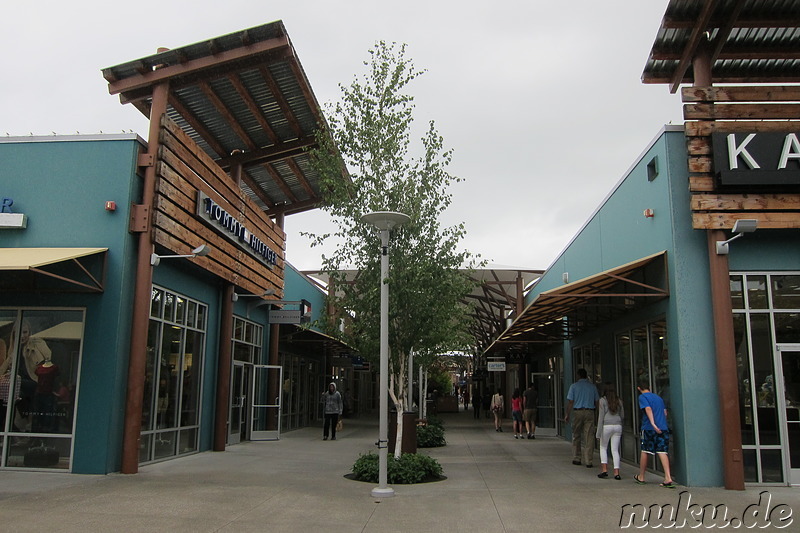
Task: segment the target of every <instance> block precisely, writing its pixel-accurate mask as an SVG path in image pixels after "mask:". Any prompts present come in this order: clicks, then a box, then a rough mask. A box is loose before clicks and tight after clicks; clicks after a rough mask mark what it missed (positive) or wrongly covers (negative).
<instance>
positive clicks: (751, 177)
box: [711, 132, 800, 186]
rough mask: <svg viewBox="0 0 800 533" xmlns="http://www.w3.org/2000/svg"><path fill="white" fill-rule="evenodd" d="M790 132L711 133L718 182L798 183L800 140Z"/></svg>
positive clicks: (736, 183) (731, 183) (748, 183)
mask: <svg viewBox="0 0 800 533" xmlns="http://www.w3.org/2000/svg"><path fill="white" fill-rule="evenodd" d="M798 135H800V133H798V132H792V133H775V132H768V133H713V134H712V135H711V142H712V146H713V149H714V171H715V173H716V175H717V176H718V178H719V183H720V184H721V185H733V186H737V185H771V186H776V185H778V186H780V185H784V186H786V185H800V141H798Z"/></svg>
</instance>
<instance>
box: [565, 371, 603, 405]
mask: <svg viewBox="0 0 800 533" xmlns="http://www.w3.org/2000/svg"><path fill="white" fill-rule="evenodd" d="M599 399H600V395H599V394H598V393H597V387H595V386H594V385H593V384H592V382H591V381H589V380H588V379H586V378H584V379H579V380H578V381H576V382H575V383H573V384H572V385H570V386H569V390H568V391H567V400H572V402H573V405H572V408H573V409H594V408H595V405H596V403H597V401H598V400H599Z"/></svg>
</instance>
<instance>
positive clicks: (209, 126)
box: [103, 21, 346, 216]
mask: <svg viewBox="0 0 800 533" xmlns="http://www.w3.org/2000/svg"><path fill="white" fill-rule="evenodd" d="M103 76H104V77H105V79H106V80H107V81H108V82H109V83H108V87H109V92H110V93H111V94H119V95H120V100H121V101H122V102H123V103H131V104H133V105H134V106H136V108H137V109H139V110H140V111H141V112H142V113H143V114H144V115H145V116H149V114H150V106H151V104H152V94H153V89H154V87H155V86H157V85H160V84H162V83H164V82H168V83H169V95H168V102H169V105H168V108H167V115H168V116H169V118H170V119H171V120H172V121H173V122H175V123H176V124H178V126H180V128H181V129H182V130H183V131H184V132H186V134H187V135H189V137H191V138H192V139H193V140H194V141H195V142H196V143H197V144H198V145H199V146H200V147H201V149H202V150H204V151H205V152H206V153H207V154H208V155H209V156H210V157H212V158H213V159H214V160H215V161H216V162H217V164H218V165H219V166H220V167H222V168H223V169H225V170H227V171H230V169H231V168H232V167H234V166H235V165H238V164H241V165H242V184H241V186H242V189H243V190H244V191H245V192H246V193H247V194H248V195H249V196H250V197H251V198H252V199H253V200H254V201H255V202H256V203H257V204H258V205H259V206H260V207H261V208H262V209H263V210H264V211H265V212H266V213H267V214H268V215H269V216H276V215H280V214H291V213H298V212H301V211H307V210H309V209H314V208H315V207H317V206H318V205H319V204H320V202H321V190H320V177H319V176H318V175H317V173H316V172H315V171H314V169H313V168H312V166H311V163H310V159H309V155H308V154H307V152H306V150H307V149H308V148H310V147H316V146H317V141H316V138H315V134H316V133H317V131H322V132H326V131H327V126H326V123H325V120H324V118H323V116H322V112H321V110H320V107H319V104H318V103H317V100H316V97H315V96H314V93H313V92H312V90H311V85H310V84H309V81H308V78H306V75H305V72H304V71H303V68H302V66H301V65H300V62H299V60H298V59H297V55H296V53H295V50H294V46H293V45H292V43H291V41H290V40H289V36H288V34H287V33H286V29H285V28H284V25H283V22H281V21H277V22H272V23H270V24H264V25H262V26H257V27H254V28H250V29H247V30H242V31H238V32H235V33H231V34H228V35H223V36H220V37H215V38H213V39H209V40H207V41H203V42H199V43H195V44H191V45H188V46H183V47H180V48H175V49H172V50H165V51H161V52H159V53H157V54H155V55H152V56H149V57H144V58H142V59H137V60H135V61H129V62H127V63H123V64H121V65H117V66H114V67H109V68H106V69H103ZM342 169H343V175H344V176H346V171H345V170H344V164H342Z"/></svg>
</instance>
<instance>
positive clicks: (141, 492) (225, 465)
mask: <svg viewBox="0 0 800 533" xmlns="http://www.w3.org/2000/svg"><path fill="white" fill-rule="evenodd" d="M442 418H443V419H444V422H445V428H446V438H447V442H448V445H447V446H445V447H442V448H434V449H427V450H420V451H421V452H423V453H428V454H430V455H431V456H433V457H435V458H436V459H437V460H438V461H439V462H440V463H441V465H442V467H443V468H444V473H445V475H446V476H447V479H446V480H444V481H440V482H436V483H425V484H418V485H395V486H394V487H393V488H394V489H395V492H396V495H395V496H394V497H392V498H385V499H382V500H376V499H374V498H373V497H371V495H370V491H371V489H372V488H373V487H374V484H369V483H362V482H357V481H351V480H348V479H346V478H345V477H344V475H345V474H347V473H349V471H350V468H351V466H352V465H353V463H354V461H355V460H356V459H357V458H358V456H359V454H362V453H367V452H370V451H373V450H374V449H375V446H374V442H375V440H376V438H377V421H376V420H365V419H358V420H353V419H348V420H345V429H344V431H342V432H341V433H340V434H339V435H338V436H337V440H336V441H330V440H329V441H322V439H321V433H322V431H321V430H320V429H319V428H305V429H301V430H297V431H292V432H288V433H285V434H284V435H283V436H282V438H281V440H280V441H276V442H249V443H244V444H240V445H237V446H231V447H229V448H228V450H227V451H226V452H224V453H213V452H207V453H200V454H196V455H192V456H189V457H184V458H180V459H175V460H172V461H167V462H164V463H159V464H155V465H150V466H146V467H143V468H142V469H141V471H140V473H139V474H137V475H132V476H127V475H121V474H113V475H108V476H80V475H69V474H56V473H35V472H9V471H3V472H0V530H2V531H13V532H28V531H31V532H42V531H47V532H71V531H74V532H81V533H85V532H87V531H88V532H92V533H97V532H106V531H113V532H116V533H119V532H129V531H130V532H137V531H142V532H145V531H146V532H184V531H186V532H216V531H224V532H247V531H269V532H280V531H289V532H316V531H325V532H326V533H334V532H375V533H378V532H380V533H387V532H394V531H396V532H443V531H452V532H458V533H463V532H481V533H492V532H517V531H518V532H523V531H525V532H530V531H559V532H560V531H592V532H597V531H617V530H618V529H619V525H620V518H621V516H622V514H623V506H625V505H634V504H643V505H644V506H650V505H653V504H659V505H664V504H672V505H674V506H675V507H677V508H679V509H680V508H681V507H683V508H684V510H683V511H681V514H679V515H677V518H678V519H680V518H682V517H685V518H688V519H689V520H690V521H689V522H688V523H687V525H686V527H687V528H688V527H689V526H690V525H693V522H691V516H690V514H689V513H688V512H687V511H686V508H688V509H694V510H695V511H697V510H699V509H700V508H701V507H702V506H704V505H709V504H710V505H714V506H717V505H721V504H724V505H725V506H727V512H728V515H727V516H728V518H729V519H730V518H732V517H737V518H742V517H743V516H744V515H745V514H746V511H748V512H752V511H755V510H757V509H756V506H755V505H754V504H758V503H759V499H760V498H761V509H766V508H768V509H769V510H772V511H773V512H772V516H771V519H772V524H773V525H787V522H786V520H791V521H792V522H793V523H791V524H789V527H788V528H784V529H783V530H784V531H798V530H800V526H799V524H800V515H798V512H800V489H798V488H795V489H792V488H788V487H757V488H749V489H747V490H746V491H743V492H734V491H725V490H723V489H717V488H715V489H707V488H691V489H687V488H685V487H678V488H677V489H675V490H670V489H664V488H661V487H659V486H658V481H659V478H658V477H656V476H655V475H653V474H649V475H648V481H650V483H648V484H647V485H643V486H639V485H636V484H635V483H634V481H633V475H634V473H635V472H636V470H635V469H634V467H633V466H630V465H623V468H622V475H623V480H622V481H616V480H614V479H613V478H609V479H604V480H601V479H598V478H597V476H596V475H597V473H598V471H599V470H598V468H596V467H595V468H593V469H588V468H585V467H583V466H580V467H579V466H574V465H573V464H572V463H571V447H570V444H569V443H567V442H565V441H563V440H561V439H558V438H546V437H545V438H543V437H539V438H537V439H535V440H515V439H514V438H513V434H512V433H511V432H510V429H511V428H510V422H509V423H508V424H507V425H506V426H507V427H506V431H505V432H504V433H497V432H495V431H494V428H493V426H492V424H491V422H490V421H488V420H486V419H481V420H477V421H475V420H473V418H472V414H471V413H459V414H450V415H443V417H442ZM597 463H599V460H598V459H597V458H596V460H595V464H596V465H597ZM763 491H768V492H767V494H764V495H761V494H760V493H761V492H763ZM767 497H769V498H771V499H770V500H769V502H767V501H766V498H767ZM689 498H690V499H689ZM689 504H691V505H695V507H689ZM748 506H750V507H749V509H748ZM626 509H628V510H629V511H628V512H627V515H626V516H630V515H631V514H632V508H630V507H628V508H626ZM637 509H639V510H640V514H642V513H641V512H642V510H644V507H641V508H637ZM700 510H701V509H700ZM781 512H782V513H783V514H781V515H779V513H781ZM786 512H790V513H792V515H791V518H788V519H787V518H786ZM762 515H763V513H762ZM781 517H783V518H784V522H783V523H782V524H778V523H777V520H778V519H779V518H781ZM758 518H759V515H755V518H753V520H755V519H758ZM767 518H769V516H765V517H764V520H766V519H767ZM706 520H708V517H707V518H706ZM764 520H762V522H759V523H758V525H762V524H764V523H765V522H764ZM623 522H625V520H623ZM648 524H649V526H648V525H647V524H645V528H644V529H648V528H649V527H652V526H653V525H655V524H656V522H655V521H654V520H653V517H652V516H651V519H650V522H649V523H648ZM735 524H736V523H735V522H734V524H733V525H735ZM635 525H637V523H634V526H635ZM638 525H643V523H641V522H639V523H638ZM664 525H666V524H664ZM718 525H720V524H718ZM631 528H633V526H632V527H631ZM742 528H743V527H742ZM698 529H703V527H702V526H701V527H699V528H698Z"/></svg>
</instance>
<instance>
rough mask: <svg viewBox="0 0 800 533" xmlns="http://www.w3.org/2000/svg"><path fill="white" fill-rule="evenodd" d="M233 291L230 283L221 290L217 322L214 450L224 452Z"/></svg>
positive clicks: (226, 433)
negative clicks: (217, 349) (217, 352)
mask: <svg viewBox="0 0 800 533" xmlns="http://www.w3.org/2000/svg"><path fill="white" fill-rule="evenodd" d="M233 292H234V286H233V285H232V284H230V283H229V284H227V285H225V289H224V290H223V291H222V305H221V306H220V308H221V309H220V315H221V316H220V323H219V355H218V359H217V402H216V411H215V412H214V451H215V452H224V451H225V443H226V441H227V440H228V410H229V408H230V394H231V390H230V389H231V362H232V359H233V356H232V353H231V350H232V342H233Z"/></svg>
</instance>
